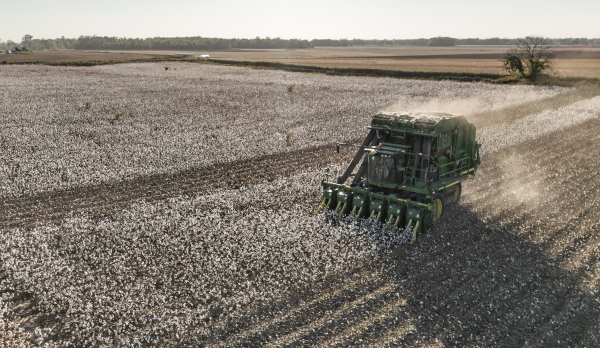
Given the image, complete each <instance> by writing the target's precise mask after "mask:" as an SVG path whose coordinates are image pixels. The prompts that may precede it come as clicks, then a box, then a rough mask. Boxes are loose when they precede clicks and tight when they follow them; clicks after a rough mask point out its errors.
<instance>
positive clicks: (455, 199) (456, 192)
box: [452, 183, 462, 203]
mask: <svg viewBox="0 0 600 348" xmlns="http://www.w3.org/2000/svg"><path fill="white" fill-rule="evenodd" d="M454 186H456V187H454V191H453V194H452V198H453V199H452V203H458V202H459V201H460V196H461V195H462V184H461V183H458V184H456V185H454Z"/></svg>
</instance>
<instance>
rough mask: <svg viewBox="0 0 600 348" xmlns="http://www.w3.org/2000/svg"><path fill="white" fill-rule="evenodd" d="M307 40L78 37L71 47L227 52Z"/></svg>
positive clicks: (306, 43) (287, 45) (289, 45)
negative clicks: (228, 50)
mask: <svg viewBox="0 0 600 348" xmlns="http://www.w3.org/2000/svg"><path fill="white" fill-rule="evenodd" d="M311 47H313V46H312V45H311V44H310V42H309V41H308V40H299V39H287V40H286V39H281V38H278V37H276V38H269V37H266V38H260V37H256V38H254V39H220V38H207V37H200V36H195V37H154V38H147V39H133V38H119V37H108V36H80V37H79V38H78V39H77V42H76V43H75V45H74V47H73V48H75V49H79V50H93V49H96V50H97V49H103V50H106V49H111V50H215V49H216V50H226V49H233V48H260V49H265V48H282V49H286V48H311Z"/></svg>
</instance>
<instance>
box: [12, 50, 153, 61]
mask: <svg viewBox="0 0 600 348" xmlns="http://www.w3.org/2000/svg"><path fill="white" fill-rule="evenodd" d="M162 55H163V54H151V53H143V52H106V51H76V50H56V51H50V50H44V51H32V52H23V53H11V54H0V63H2V62H6V63H34V62H40V63H66V62H85V61H97V62H112V61H130V62H134V61H136V60H141V59H151V58H155V57H157V56H162ZM6 63H5V64H6Z"/></svg>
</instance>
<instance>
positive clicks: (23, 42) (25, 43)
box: [21, 34, 33, 48]
mask: <svg viewBox="0 0 600 348" xmlns="http://www.w3.org/2000/svg"><path fill="white" fill-rule="evenodd" d="M31 40H33V36H31V35H29V34H25V36H23V38H22V39H21V45H23V46H25V47H27V48H31Z"/></svg>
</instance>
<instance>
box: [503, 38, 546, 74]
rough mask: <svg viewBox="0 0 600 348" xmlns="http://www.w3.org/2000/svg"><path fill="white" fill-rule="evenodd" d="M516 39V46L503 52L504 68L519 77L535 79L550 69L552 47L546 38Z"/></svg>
mask: <svg viewBox="0 0 600 348" xmlns="http://www.w3.org/2000/svg"><path fill="white" fill-rule="evenodd" d="M518 41H519V43H518V44H517V47H515V48H511V49H509V50H508V51H506V53H505V54H504V58H502V64H503V65H504V69H506V71H508V72H509V73H510V74H514V75H516V76H518V77H519V78H524V79H528V80H535V79H537V78H538V77H539V76H540V75H541V74H542V73H543V72H544V71H545V70H548V69H550V59H552V58H553V57H554V54H553V53H552V49H551V47H550V46H549V44H548V42H547V41H546V39H544V38H543V37H539V36H527V37H526V38H524V39H519V40H518Z"/></svg>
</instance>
